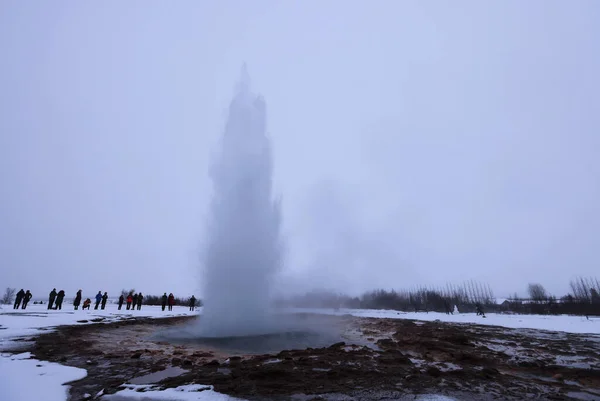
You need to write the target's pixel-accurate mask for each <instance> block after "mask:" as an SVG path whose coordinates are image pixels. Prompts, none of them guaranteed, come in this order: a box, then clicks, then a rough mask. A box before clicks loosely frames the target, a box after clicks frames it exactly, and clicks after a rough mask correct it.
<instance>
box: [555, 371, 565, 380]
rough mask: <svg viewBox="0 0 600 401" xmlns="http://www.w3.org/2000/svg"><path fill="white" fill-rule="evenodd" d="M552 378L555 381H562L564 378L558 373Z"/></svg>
mask: <svg viewBox="0 0 600 401" xmlns="http://www.w3.org/2000/svg"><path fill="white" fill-rule="evenodd" d="M552 378H553V379H554V380H561V381H562V380H563V378H564V377H563V375H562V373H557V374H555V375H554V376H552Z"/></svg>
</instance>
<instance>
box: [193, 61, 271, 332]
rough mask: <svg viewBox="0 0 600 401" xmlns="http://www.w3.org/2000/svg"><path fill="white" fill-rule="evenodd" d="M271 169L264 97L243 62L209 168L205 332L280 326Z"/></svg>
mask: <svg viewBox="0 0 600 401" xmlns="http://www.w3.org/2000/svg"><path fill="white" fill-rule="evenodd" d="M272 169H273V168H272V155H271V145H270V141H269V138H268V136H267V133H266V109H265V102H264V100H263V98H262V97H260V96H258V95H256V94H253V93H252V92H251V90H250V82H249V77H248V74H247V72H246V68H245V66H244V67H243V69H242V76H241V78H240V82H239V84H238V87H237V90H236V93H235V95H234V98H233V100H232V101H231V104H230V106H229V115H228V118H227V122H226V125H225V130H224V132H223V135H222V138H221V142H220V148H219V152H218V154H217V156H216V158H215V159H214V160H213V163H212V166H211V170H210V175H211V179H212V183H213V194H212V196H213V198H212V201H211V204H210V212H209V222H208V232H207V243H206V247H205V249H204V252H203V256H204V261H203V262H204V263H203V264H204V276H203V283H202V284H203V288H204V291H203V295H204V297H203V301H204V312H203V315H202V317H201V319H200V330H201V333H200V334H201V335H202V336H206V337H230V336H247V335H257V334H263V333H267V332H269V331H271V330H272V329H273V327H272V319H271V316H272V315H271V313H270V287H271V283H272V279H273V278H274V275H275V274H276V272H277V271H278V270H279V268H280V266H281V263H282V255H281V250H282V244H281V236H280V227H281V217H280V209H279V204H278V203H277V202H276V201H275V200H274V199H273V194H272Z"/></svg>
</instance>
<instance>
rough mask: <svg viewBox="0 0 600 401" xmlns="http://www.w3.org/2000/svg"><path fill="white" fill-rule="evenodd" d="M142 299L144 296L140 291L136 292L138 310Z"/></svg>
mask: <svg viewBox="0 0 600 401" xmlns="http://www.w3.org/2000/svg"><path fill="white" fill-rule="evenodd" d="M142 299H144V296H143V295H142V293H141V292H140V293H139V294H138V299H137V308H138V310H141V309H142Z"/></svg>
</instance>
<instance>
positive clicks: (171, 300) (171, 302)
mask: <svg viewBox="0 0 600 401" xmlns="http://www.w3.org/2000/svg"><path fill="white" fill-rule="evenodd" d="M173 305H175V296H174V295H173V293H170V294H169V310H170V311H171V310H173Z"/></svg>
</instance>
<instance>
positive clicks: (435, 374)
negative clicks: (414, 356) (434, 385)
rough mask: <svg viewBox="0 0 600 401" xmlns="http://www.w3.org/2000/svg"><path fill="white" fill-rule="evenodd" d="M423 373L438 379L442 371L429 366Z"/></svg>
mask: <svg viewBox="0 0 600 401" xmlns="http://www.w3.org/2000/svg"><path fill="white" fill-rule="evenodd" d="M425 373H427V374H428V375H429V376H431V377H440V376H441V375H442V371H441V370H439V369H438V368H437V367H435V366H429V367H428V368H427V370H425Z"/></svg>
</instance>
